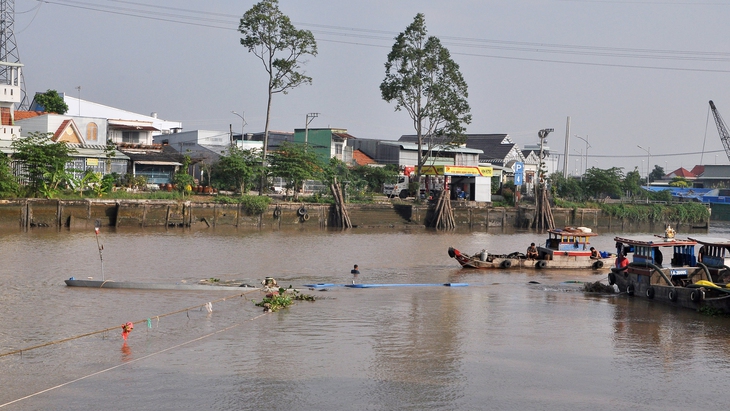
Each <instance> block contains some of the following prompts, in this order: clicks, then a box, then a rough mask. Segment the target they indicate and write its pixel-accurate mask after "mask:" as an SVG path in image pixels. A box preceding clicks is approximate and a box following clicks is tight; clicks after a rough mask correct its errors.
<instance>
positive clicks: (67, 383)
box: [0, 295, 268, 408]
mask: <svg viewBox="0 0 730 411" xmlns="http://www.w3.org/2000/svg"><path fill="white" fill-rule="evenodd" d="M242 296H243V295H242ZM229 298H230V297H229ZM203 305H205V304H203ZM178 312H180V311H178ZM266 314H268V313H263V314H259V315H257V316H255V317H252V318H249V319H248V320H246V321H244V322H240V323H238V324H233V325H230V326H228V327H226V328H223V329H220V330H218V331H213V332H212V333H209V334H206V335H203V336H200V337H197V338H194V339H192V340H190V341H186V342H184V343H180V344H177V345H174V346H172V347H168V348H165V349H163V350H160V351H157V352H153V353H151V354H147V355H145V356H143V357H140V358H135V359H133V360H129V361H127V362H123V363H121V364H117V365H115V366H112V367H109V368H105V369H103V370H101V371H97V372H94V373H91V374H88V375H85V376H83V377H79V378H76V379H75V380H71V381H67V382H64V383H62V384H58V385H56V386H53V387H50V388H46V389H45V390H41V391H38V392H35V393H33V394H30V395H26V396H25V397H21V398H18V399H16V400H13V401H10V402H6V403H5V404H0V408H3V407H5V406H7V405H11V404H15V403H16V402H20V401H23V400H27V399H28V398H32V397H35V396H37V395H40V394H44V393H47V392H49V391H53V390H55V389H58V388H62V387H65V386H67V385H70V384H73V383H75V382H78V381H81V380H85V379H87V378H91V377H94V376H96V375H99V374H102V373H105V372H107V371H111V370H114V369H116V368H119V367H122V366H125V365H129V364H132V363H135V362H137V361H141V360H144V359H147V358H150V357H153V356H155V355H158V354H162V353H164V352H167V351H170V350H174V349H176V348H180V347H183V346H185V345H188V344H192V343H194V342H197V341H200V340H202V339H205V338H208V337H212V336H214V335H216V334H220V333H222V332H226V331H228V330H231V329H234V328H236V327H240V326H241V325H243V324H244V323H246V322H251V321H253V320H256V319H258V318H261V317H263V316H265V315H266ZM114 328H117V327H114Z"/></svg>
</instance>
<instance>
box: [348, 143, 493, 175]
mask: <svg viewBox="0 0 730 411" xmlns="http://www.w3.org/2000/svg"><path fill="white" fill-rule="evenodd" d="M353 149H354V150H359V151H361V152H362V153H364V154H365V155H367V156H369V157H371V158H372V159H374V160H375V161H376V162H377V163H379V164H395V165H397V166H398V168H400V169H403V168H404V167H407V166H415V165H416V164H418V145H417V144H415V143H408V142H402V141H393V140H373V139H357V140H355V141H353ZM481 154H482V151H481V150H475V149H472V148H467V147H456V146H437V147H434V149H433V150H432V153H431V155H430V156H429V158H428V160H427V161H426V165H450V166H452V165H458V166H478V165H479V156H480V155H481Z"/></svg>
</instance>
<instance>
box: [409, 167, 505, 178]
mask: <svg viewBox="0 0 730 411" xmlns="http://www.w3.org/2000/svg"><path fill="white" fill-rule="evenodd" d="M493 171H494V169H493V168H492V167H478V166H423V167H421V174H423V175H427V176H464V177H477V176H478V177H492V172H493Z"/></svg>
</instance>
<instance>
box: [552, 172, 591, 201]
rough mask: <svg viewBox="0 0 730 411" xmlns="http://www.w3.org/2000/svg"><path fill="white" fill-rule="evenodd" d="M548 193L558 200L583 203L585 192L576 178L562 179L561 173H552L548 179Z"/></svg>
mask: <svg viewBox="0 0 730 411" xmlns="http://www.w3.org/2000/svg"><path fill="white" fill-rule="evenodd" d="M549 181H550V192H551V193H552V195H553V197H554V198H556V199H558V198H562V199H566V200H574V201H583V199H584V198H585V192H584V189H583V184H582V182H581V181H580V180H578V179H577V178H573V177H569V178H564V177H563V175H562V174H561V173H553V174H551V175H550V177H549Z"/></svg>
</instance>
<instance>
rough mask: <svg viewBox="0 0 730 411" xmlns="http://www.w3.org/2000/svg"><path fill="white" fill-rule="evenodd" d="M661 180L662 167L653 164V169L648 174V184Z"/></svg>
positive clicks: (662, 175) (662, 176) (662, 174)
mask: <svg viewBox="0 0 730 411" xmlns="http://www.w3.org/2000/svg"><path fill="white" fill-rule="evenodd" d="M662 178H664V167H660V166H659V165H656V164H655V165H654V169H653V170H651V173H649V182H651V181H657V180H661V179H662Z"/></svg>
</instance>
